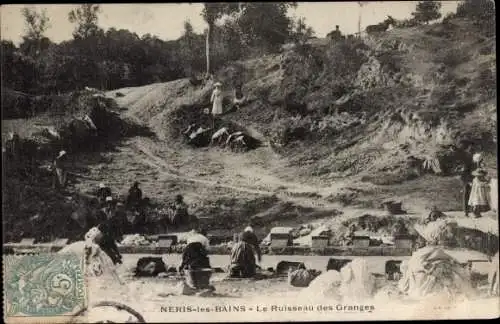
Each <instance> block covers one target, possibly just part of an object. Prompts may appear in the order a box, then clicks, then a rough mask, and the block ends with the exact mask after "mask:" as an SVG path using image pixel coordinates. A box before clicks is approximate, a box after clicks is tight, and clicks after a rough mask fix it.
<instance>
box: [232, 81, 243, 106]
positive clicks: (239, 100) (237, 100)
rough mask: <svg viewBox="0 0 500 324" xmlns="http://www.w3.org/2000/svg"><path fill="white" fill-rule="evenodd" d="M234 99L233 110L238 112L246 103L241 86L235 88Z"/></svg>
mask: <svg viewBox="0 0 500 324" xmlns="http://www.w3.org/2000/svg"><path fill="white" fill-rule="evenodd" d="M233 95H234V98H233V109H234V110H237V109H239V108H240V106H241V105H242V104H243V103H244V102H245V97H244V96H243V91H242V89H241V84H238V85H237V86H236V87H235V88H234V94H233Z"/></svg>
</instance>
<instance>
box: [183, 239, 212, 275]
mask: <svg viewBox="0 0 500 324" xmlns="http://www.w3.org/2000/svg"><path fill="white" fill-rule="evenodd" d="M205 268H210V259H209V258H208V253H207V250H206V249H205V247H204V246H203V244H201V243H200V242H194V243H191V244H188V245H187V246H186V248H185V249H184V252H183V253H182V263H181V265H180V267H179V271H183V270H187V269H191V270H199V269H205Z"/></svg>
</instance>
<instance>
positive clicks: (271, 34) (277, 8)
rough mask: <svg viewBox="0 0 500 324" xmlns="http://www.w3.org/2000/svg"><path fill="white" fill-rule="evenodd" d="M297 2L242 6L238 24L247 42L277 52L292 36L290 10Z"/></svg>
mask: <svg viewBox="0 0 500 324" xmlns="http://www.w3.org/2000/svg"><path fill="white" fill-rule="evenodd" d="M296 6H297V4H296V3H295V2H246V3H243V5H242V6H241V14H240V15H239V18H238V24H239V26H240V29H241V31H242V33H243V37H245V38H246V42H247V43H248V44H249V45H251V46H254V47H260V48H263V49H265V50H271V51H273V50H276V49H278V48H279V46H280V45H281V44H284V43H285V42H286V41H287V39H289V36H290V34H291V30H292V27H293V22H292V20H291V19H290V18H289V17H288V16H287V12H288V9H290V8H295V7H296Z"/></svg>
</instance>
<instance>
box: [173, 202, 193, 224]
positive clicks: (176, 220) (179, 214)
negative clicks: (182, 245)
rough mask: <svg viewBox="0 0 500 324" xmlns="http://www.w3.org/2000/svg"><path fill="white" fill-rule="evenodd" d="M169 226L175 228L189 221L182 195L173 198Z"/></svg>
mask: <svg viewBox="0 0 500 324" xmlns="http://www.w3.org/2000/svg"><path fill="white" fill-rule="evenodd" d="M170 217H171V218H170V224H172V225H173V226H175V227H178V226H179V225H184V224H187V223H188V221H189V219H188V218H189V214H188V207H187V205H186V203H185V202H184V197H183V196H182V195H177V196H175V202H174V204H173V207H172V213H171V216H170Z"/></svg>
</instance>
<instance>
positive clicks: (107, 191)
mask: <svg viewBox="0 0 500 324" xmlns="http://www.w3.org/2000/svg"><path fill="white" fill-rule="evenodd" d="M111 194H112V192H111V188H110V187H108V186H106V185H105V184H104V183H102V182H101V183H100V184H99V189H97V199H99V203H100V204H101V205H104V204H105V203H106V197H111Z"/></svg>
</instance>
